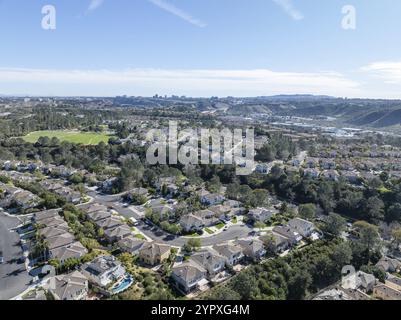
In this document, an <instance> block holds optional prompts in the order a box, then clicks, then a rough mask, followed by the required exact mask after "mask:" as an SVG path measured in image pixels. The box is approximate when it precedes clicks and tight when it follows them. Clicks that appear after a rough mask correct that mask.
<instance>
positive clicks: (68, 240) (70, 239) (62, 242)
mask: <svg viewBox="0 0 401 320" xmlns="http://www.w3.org/2000/svg"><path fill="white" fill-rule="evenodd" d="M46 242H47V247H48V248H49V251H52V250H53V249H56V248H60V247H64V246H68V245H70V244H72V243H74V242H75V238H74V236H73V235H72V234H71V233H68V232H66V233H63V234H61V235H58V236H57V237H51V238H46Z"/></svg>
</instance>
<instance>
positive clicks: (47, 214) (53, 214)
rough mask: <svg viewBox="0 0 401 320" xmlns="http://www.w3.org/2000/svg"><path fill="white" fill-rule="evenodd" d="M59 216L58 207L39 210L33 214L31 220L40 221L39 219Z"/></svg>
mask: <svg viewBox="0 0 401 320" xmlns="http://www.w3.org/2000/svg"><path fill="white" fill-rule="evenodd" d="M55 217H60V215H59V210H58V209H52V210H46V211H40V212H36V213H34V214H33V218H32V219H33V221H34V222H35V223H40V222H41V221H43V220H45V219H49V218H55Z"/></svg>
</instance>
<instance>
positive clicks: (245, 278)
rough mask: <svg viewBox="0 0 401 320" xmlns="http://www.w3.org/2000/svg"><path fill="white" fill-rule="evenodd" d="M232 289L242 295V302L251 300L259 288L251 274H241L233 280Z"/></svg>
mask: <svg viewBox="0 0 401 320" xmlns="http://www.w3.org/2000/svg"><path fill="white" fill-rule="evenodd" d="M232 288H233V290H234V291H235V292H237V293H238V294H240V295H241V299H242V300H249V299H250V298H251V296H252V293H253V291H254V290H255V289H256V288H257V282H256V279H255V278H254V277H253V276H252V274H250V273H249V272H241V273H240V274H239V275H238V276H236V277H235V278H234V279H233V282H232Z"/></svg>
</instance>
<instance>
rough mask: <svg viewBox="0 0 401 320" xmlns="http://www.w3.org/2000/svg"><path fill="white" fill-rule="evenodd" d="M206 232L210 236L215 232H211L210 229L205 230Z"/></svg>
mask: <svg viewBox="0 0 401 320" xmlns="http://www.w3.org/2000/svg"><path fill="white" fill-rule="evenodd" d="M205 231H206V232H207V233H208V234H213V233H214V232H213V231H212V230H210V229H209V228H205Z"/></svg>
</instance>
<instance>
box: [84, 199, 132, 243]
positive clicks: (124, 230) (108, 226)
mask: <svg viewBox="0 0 401 320" xmlns="http://www.w3.org/2000/svg"><path fill="white" fill-rule="evenodd" d="M85 212H86V217H87V219H88V220H89V221H91V222H93V223H94V224H95V225H96V227H97V228H98V229H103V231H104V236H105V238H106V239H107V241H109V242H110V243H113V242H117V241H119V240H121V239H124V238H125V237H128V236H130V235H132V230H131V228H130V227H129V226H128V225H127V224H126V223H124V222H123V221H122V219H121V218H120V217H118V216H114V215H112V213H111V212H110V211H109V210H108V208H107V207H106V206H103V205H100V204H97V203H94V204H91V205H90V206H89V207H88V208H87V209H86V210H85Z"/></svg>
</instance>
